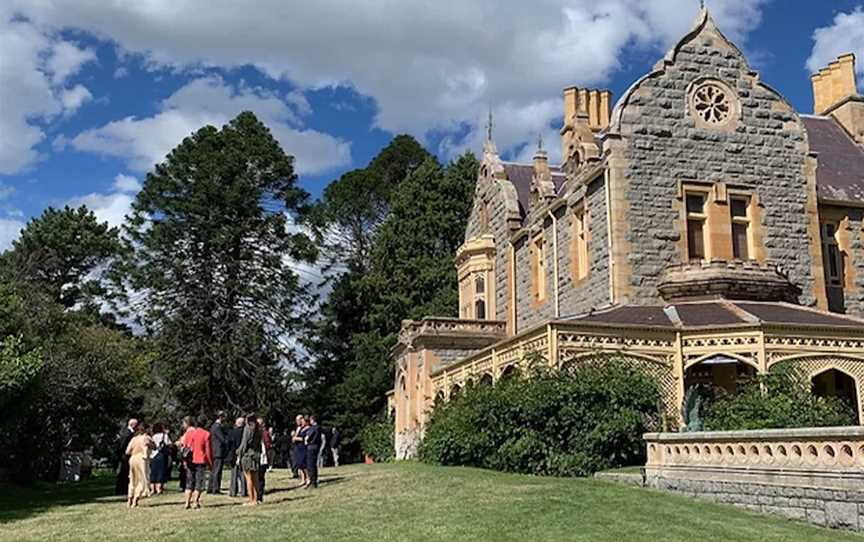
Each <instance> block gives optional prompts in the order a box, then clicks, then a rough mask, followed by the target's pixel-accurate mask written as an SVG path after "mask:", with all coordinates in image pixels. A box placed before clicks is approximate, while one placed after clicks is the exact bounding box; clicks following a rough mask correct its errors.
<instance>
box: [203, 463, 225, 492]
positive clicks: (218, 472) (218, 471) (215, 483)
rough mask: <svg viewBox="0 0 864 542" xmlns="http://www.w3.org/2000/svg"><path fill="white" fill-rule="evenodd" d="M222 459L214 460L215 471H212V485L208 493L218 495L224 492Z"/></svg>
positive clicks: (209, 486) (208, 488)
mask: <svg viewBox="0 0 864 542" xmlns="http://www.w3.org/2000/svg"><path fill="white" fill-rule="evenodd" d="M222 464H223V460H222V458H217V459H214V460H213V470H211V471H210V484H209V485H208V487H207V493H211V494H214V495H215V494H217V493H220V492H221V491H222Z"/></svg>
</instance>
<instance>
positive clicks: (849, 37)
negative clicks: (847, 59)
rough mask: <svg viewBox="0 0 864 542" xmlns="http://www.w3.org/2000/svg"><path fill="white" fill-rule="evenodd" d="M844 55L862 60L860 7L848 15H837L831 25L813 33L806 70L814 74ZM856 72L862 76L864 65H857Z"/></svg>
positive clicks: (863, 41) (863, 40) (863, 14)
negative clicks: (851, 55)
mask: <svg viewBox="0 0 864 542" xmlns="http://www.w3.org/2000/svg"><path fill="white" fill-rule="evenodd" d="M844 53H855V56H857V57H858V58H859V59H860V58H864V11H862V9H861V8H860V7H859V8H857V9H855V10H854V11H852V12H850V13H838V14H837V15H836V16H835V17H834V21H833V23H832V24H831V25H829V26H825V27H822V28H817V29H816V30H815V31H814V32H813V50H812V51H811V53H810V57H809V58H808V59H807V69H808V70H810V72H811V73H815V72H817V71H819V70H820V69H822V68H824V67H825V66H827V65H828V63H829V62H831V61H833V60H835V59H836V58H837V57H838V56H840V55H842V54H844ZM857 71H858V74H859V75H861V74H864V63H861V62H859V63H858V65H857Z"/></svg>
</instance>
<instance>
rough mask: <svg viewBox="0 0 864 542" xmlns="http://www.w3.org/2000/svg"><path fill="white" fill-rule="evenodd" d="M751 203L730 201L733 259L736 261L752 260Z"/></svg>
mask: <svg viewBox="0 0 864 542" xmlns="http://www.w3.org/2000/svg"><path fill="white" fill-rule="evenodd" d="M749 208H750V201H749V200H748V199H747V198H741V197H733V198H730V199H729V211H730V213H731V214H732V217H731V218H732V257H733V258H735V259H736V260H748V259H750V214H749V212H748V209H749Z"/></svg>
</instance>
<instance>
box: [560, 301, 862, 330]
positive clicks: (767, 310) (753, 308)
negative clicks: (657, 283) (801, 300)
mask: <svg viewBox="0 0 864 542" xmlns="http://www.w3.org/2000/svg"><path fill="white" fill-rule="evenodd" d="M564 321H567V322H573V323H585V324H601V325H625V326H640V327H641V326H644V327H650V328H677V329H686V328H692V327H724V326H732V325H741V324H760V323H763V324H773V325H790V326H815V327H832V328H836V327H842V328H858V330H860V331H864V320H862V319H859V318H854V317H851V316H846V315H843V314H835V313H830V312H826V311H822V310H818V309H812V308H808V307H802V306H800V305H793V304H791V303H781V302H756V301H730V300H725V299H721V300H716V301H699V302H685V303H674V304H670V305H666V306H660V305H649V306H641V305H622V306H617V307H612V308H609V309H605V310H600V311H594V312H591V313H589V314H585V315H581V316H576V317H573V318H566V319H564Z"/></svg>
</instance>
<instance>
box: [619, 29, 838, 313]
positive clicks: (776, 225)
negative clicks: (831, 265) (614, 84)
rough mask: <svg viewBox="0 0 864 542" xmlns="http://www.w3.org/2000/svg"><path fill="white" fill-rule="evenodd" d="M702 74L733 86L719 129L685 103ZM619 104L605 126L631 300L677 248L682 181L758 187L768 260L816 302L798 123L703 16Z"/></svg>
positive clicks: (804, 147) (650, 297)
mask: <svg viewBox="0 0 864 542" xmlns="http://www.w3.org/2000/svg"><path fill="white" fill-rule="evenodd" d="M706 81H716V82H718V83H719V84H720V85H723V86H725V87H726V88H728V89H729V90H730V92H729V93H730V94H732V96H731V97H732V104H733V110H732V113H731V114H732V115H733V117H734V118H733V120H732V121H731V122H729V123H727V124H725V125H723V126H722V127H713V126H705V125H703V124H702V123H700V122H698V121H697V118H696V116H695V115H693V114H692V112H691V111H690V105H689V100H690V96H691V95H692V91H693V89H694V88H695V87H697V86H698V85H701V84H702V83H704V82H706ZM618 107H619V108H621V110H620V111H619V112H618V118H619V119H620V122H618V124H613V127H612V129H613V130H619V134H620V136H621V137H622V142H623V149H624V150H623V152H624V158H625V159H626V162H627V167H626V170H625V173H624V174H625V176H626V178H627V186H628V189H627V194H626V198H627V200H628V202H629V215H628V216H627V217H626V218H625V217H616V219H619V220H627V221H628V222H629V224H628V230H627V233H626V238H627V240H628V241H629V244H630V245H631V246H632V250H631V251H630V253H629V256H628V260H629V262H628V263H629V265H630V267H631V268H632V275H631V277H630V281H629V282H630V286H631V288H632V290H631V291H632V295H631V298H630V299H629V301H630V302H631V303H646V304H647V303H657V302H659V301H660V300H659V297H658V294H657V289H656V286H657V278H658V277H659V276H660V275H661V272H662V271H663V269H664V268H665V267H666V266H667V265H669V264H672V263H678V262H680V261H681V259H682V257H683V256H684V255H683V254H682V250H681V248H682V247H683V246H684V245H683V243H682V234H683V230H684V226H683V220H682V216H681V212H680V208H681V207H680V206H681V204H680V200H679V199H678V198H680V195H681V194H680V186H681V183H688V182H694V183H727V185H729V186H731V187H737V188H740V189H744V190H748V191H751V192H753V193H755V194H757V195H758V201H759V202H760V205H762V206H764V208H762V209H761V212H760V214H761V219H762V224H761V226H762V232H763V239H762V240H761V244H762V245H764V249H765V254H766V257H767V259H768V260H771V261H774V262H777V263H778V264H779V265H781V266H782V267H783V268H784V269H785V270H786V271H787V272H788V274H789V277H790V279H791V280H792V281H793V282H794V283H795V284H797V285H798V286H799V287H800V288H801V289H802V290H803V294H802V297H801V301H802V302H803V303H805V304H812V303H814V302H815V297H814V293H813V281H814V274H813V272H812V269H811V265H812V264H813V263H814V262H813V261H811V257H810V239H809V233H808V224H809V223H810V222H809V216H808V204H809V205H815V200H812V198H815V192H814V189H813V186H812V184H808V183H812V182H813V181H812V179H810V178H809V177H808V175H807V174H806V171H807V152H808V144H807V136H806V131H805V128H804V126H803V124H802V122H801V120H800V118H799V117H798V116H797V115H796V114H795V112H794V111H793V110H792V108H791V107H790V106H789V104H788V103H787V102H786V101H785V100H784V99H783V98H782V97H781V96H780V95H779V94H777V93H776V92H775V91H773V90H772V89H770V88H769V87H767V86H766V85H764V84H762V83H761V82H760V81H759V78H758V75H756V74H755V72H752V71H751V69H750V68H749V66H748V65H747V63H746V60H745V59H744V57H743V56H742V55H741V53H740V51H739V50H738V49H737V48H736V47H735V46H734V45H732V44H731V43H729V42H728V41H727V40H726V39H725V38H724V37H723V36H722V35H721V34H720V33H719V31H717V30H716V28H715V27H714V26H713V22H712V21H710V18H709V19H708V20H707V22H706V23H704V25H703V27H702V28H701V30H699V31H698V32H695V33H694V34H693V35H692V36H691V37H690V38H689V40H687V41H684V42H683V43H682V44H680V45H679V46H678V48H677V49H676V50H674V51H672V52H670V55H667V59H666V60H665V61H662V62H661V63H660V64H659V68H658V69H657V70H656V71H655V72H653V73H651V74H649V75H648V76H646V77H645V78H643V79H642V80H641V81H640V82H638V83H637V84H636V85H635V86H634V88H633V89H632V90H631V92H630V93H629V94H628V95H625V97H624V99H623V105H619V106H618ZM808 197H810V198H811V199H808ZM676 201H678V203H677V204H676ZM814 209H815V208H814ZM816 263H819V264H820V265H821V262H816Z"/></svg>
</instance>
